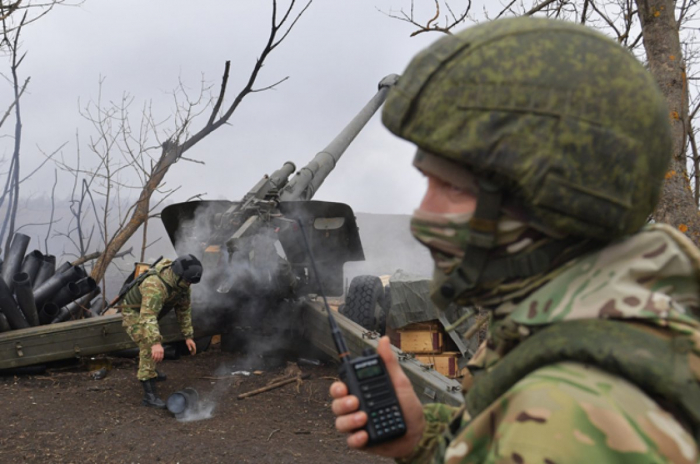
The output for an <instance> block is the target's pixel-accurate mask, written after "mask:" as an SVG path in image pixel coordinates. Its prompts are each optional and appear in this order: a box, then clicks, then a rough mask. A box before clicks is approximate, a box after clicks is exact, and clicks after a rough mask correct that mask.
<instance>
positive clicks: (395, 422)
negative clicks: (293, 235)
mask: <svg viewBox="0 0 700 464" xmlns="http://www.w3.org/2000/svg"><path fill="white" fill-rule="evenodd" d="M297 223H298V224H299V229H300V230H301V235H302V237H303V238H304V245H305V247H306V252H307V254H308V255H309V260H310V261H311V266H312V268H313V272H314V276H315V277H316V282H317V283H318V290H319V293H320V294H321V297H323V303H324V305H325V306H326V313H327V314H328V324H329V325H330V327H331V335H332V337H333V342H334V343H335V347H336V349H337V350H338V357H339V358H340V369H339V374H340V378H341V379H342V380H343V382H344V383H345V385H347V387H348V391H349V392H350V394H351V395H354V396H355V397H357V399H358V400H359V401H360V408H359V410H360V411H364V412H365V413H366V414H367V425H365V426H364V427H363V428H362V429H361V430H365V431H366V432H367V435H368V436H369V441H368V442H367V446H374V445H378V444H381V443H385V442H387V441H391V440H394V439H395V438H399V437H402V436H403V435H405V434H406V422H405V421H404V418H403V413H402V412H401V407H400V406H399V401H398V399H397V398H396V392H395V391H394V385H393V384H392V382H391V378H390V377H389V374H388V373H387V371H386V367H385V366H384V361H382V358H381V357H380V356H379V355H378V354H377V352H376V351H375V350H374V349H372V348H365V349H364V350H363V351H362V356H360V357H357V358H352V357H351V356H350V352H349V351H348V348H347V346H346V344H345V339H344V338H343V334H342V332H341V331H340V328H339V327H338V324H337V323H336V322H335V318H334V317H333V312H332V311H331V309H330V307H329V306H328V301H327V300H326V294H325V292H324V291H323V286H322V285H321V280H320V279H319V277H318V270H317V269H316V262H315V260H314V257H313V255H312V254H311V247H310V246H309V242H308V241H307V239H306V233H305V232H304V227H303V226H302V224H301V221H300V220H297Z"/></svg>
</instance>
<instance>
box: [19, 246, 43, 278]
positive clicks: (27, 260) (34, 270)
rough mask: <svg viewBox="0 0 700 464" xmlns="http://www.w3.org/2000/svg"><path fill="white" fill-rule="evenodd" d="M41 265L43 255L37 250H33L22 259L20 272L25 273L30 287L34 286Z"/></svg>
mask: <svg viewBox="0 0 700 464" xmlns="http://www.w3.org/2000/svg"><path fill="white" fill-rule="evenodd" d="M42 264H44V254H43V253H42V252H41V251H39V250H34V251H32V252H31V253H29V254H27V256H25V257H24V261H23V262H22V268H21V269H20V272H25V273H26V274H27V275H28V276H29V281H30V282H31V283H30V286H33V285H34V282H35V281H36V276H37V274H38V273H39V269H40V268H41V265H42Z"/></svg>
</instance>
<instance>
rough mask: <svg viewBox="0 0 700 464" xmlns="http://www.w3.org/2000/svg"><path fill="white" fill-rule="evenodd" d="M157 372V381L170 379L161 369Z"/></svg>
mask: <svg viewBox="0 0 700 464" xmlns="http://www.w3.org/2000/svg"><path fill="white" fill-rule="evenodd" d="M156 374H158V377H156V378H155V380H156V382H165V381H166V380H168V376H167V375H165V374H163V373H162V372H161V371H159V370H156Z"/></svg>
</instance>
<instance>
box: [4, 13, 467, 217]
mask: <svg viewBox="0 0 700 464" xmlns="http://www.w3.org/2000/svg"><path fill="white" fill-rule="evenodd" d="M270 3H271V2H270V1H265V0H235V1H234V0H228V1H223V0H219V1H206V2H192V1H184V0H150V1H148V2H145V1H143V0H140V1H136V0H119V1H115V0H112V1H108V0H87V1H86V2H85V3H84V4H83V5H82V6H81V7H79V8H58V9H56V10H54V11H53V12H51V13H50V14H49V15H48V16H47V17H45V18H43V19H41V20H40V21H38V22H37V23H35V24H33V25H31V26H30V27H28V28H27V29H26V30H25V32H24V50H25V51H27V52H28V54H27V58H26V60H25V62H24V64H23V65H22V67H21V69H20V73H21V75H22V76H25V77H26V76H31V79H32V80H31V84H30V88H29V94H28V95H26V97H25V98H24V99H23V100H22V104H23V107H22V110H23V122H24V138H23V142H24V158H23V159H24V160H25V161H24V164H23V171H24V172H25V173H26V172H28V170H29V169H31V167H32V166H34V165H35V163H36V160H37V159H38V158H37V153H38V150H37V149H36V146H37V145H40V146H41V147H42V149H43V150H44V151H47V152H50V151H52V150H53V149H55V148H56V147H58V146H59V145H60V144H61V143H63V142H68V145H67V146H66V147H65V148H64V149H63V154H64V156H65V157H66V158H72V157H74V156H75V153H76V142H75V133H76V129H78V128H79V131H80V136H81V139H82V142H83V143H82V147H81V153H82V156H83V158H87V157H88V156H89V154H88V150H87V149H86V147H85V142H86V141H87V139H88V137H89V136H94V131H92V129H91V128H90V127H89V125H87V124H86V122H85V121H84V120H82V119H81V117H80V115H79V114H78V100H79V99H80V100H81V102H82V104H83V105H84V104H85V103H86V102H87V101H88V100H90V99H93V100H95V99H96V98H97V94H98V80H99V77H100V76H102V77H103V78H105V81H104V87H103V99H104V100H107V99H112V100H114V99H119V98H121V95H122V94H123V93H124V92H127V93H129V94H131V95H132V96H134V97H135V102H134V105H133V111H132V115H133V116H136V115H137V114H138V113H139V110H140V108H141V106H142V105H143V102H144V101H147V100H151V101H152V106H153V109H154V113H155V114H156V115H157V116H158V118H159V119H165V118H167V117H168V116H169V115H170V114H171V113H172V108H173V106H172V97H171V96H170V95H169V93H170V92H171V91H172V89H174V88H175V87H176V86H177V84H178V79H181V80H182V81H183V82H184V83H185V85H186V86H187V87H189V88H190V89H192V91H193V92H196V91H197V90H198V89H199V87H200V80H201V79H202V77H204V80H205V81H206V82H208V83H210V84H212V85H214V87H218V85H219V83H220V79H221V74H222V71H223V68H224V62H225V61H226V60H231V62H232V68H231V80H230V85H229V90H228V95H229V96H233V95H234V94H235V93H234V92H237V91H238V89H240V88H241V86H242V83H243V82H244V80H245V79H247V77H248V74H249V71H250V69H251V68H252V66H253V63H254V60H255V58H256V57H257V56H258V54H259V52H260V51H261V50H262V47H263V45H264V41H265V40H266V37H267V33H268V29H269V23H270V9H271V8H270ZM418 3H420V2H418ZM427 3H430V4H432V1H431V2H427ZM409 4H410V2H407V1H406V2H403V1H402V0H362V1H331V0H315V1H314V3H313V4H312V5H311V7H310V8H309V10H308V11H307V13H306V14H305V15H304V17H302V19H301V20H300V22H299V24H298V25H297V26H296V28H295V29H294V30H293V31H292V33H291V34H290V36H289V37H288V38H287V40H286V41H285V43H283V44H282V45H281V47H280V48H279V49H278V50H276V51H275V52H274V53H273V54H272V55H271V56H270V57H269V59H268V61H267V65H266V66H265V68H264V70H263V72H262V74H261V77H260V79H259V84H258V86H264V85H269V84H271V83H273V82H275V81H277V80H279V79H281V78H283V77H285V76H290V79H289V80H288V81H286V82H284V83H283V84H281V85H280V86H279V87H278V88H277V89H276V90H273V91H268V92H263V93H258V94H253V95H249V96H248V97H246V100H245V101H244V103H243V104H242V105H241V107H240V108H239V109H238V111H237V112H236V113H235V114H234V116H233V117H232V119H231V120H230V122H231V126H228V127H223V128H221V129H219V130H218V131H216V132H215V133H214V134H212V135H210V136H209V137H208V138H207V139H206V140H204V141H203V142H201V143H200V144H199V145H197V146H196V147H195V148H194V149H192V150H191V151H190V152H188V153H187V155H186V156H187V157H190V158H194V159H197V160H201V161H204V162H205V163H206V165H200V164H193V163H187V162H180V163H178V164H177V165H176V166H175V167H174V168H173V169H172V170H171V172H170V173H169V174H168V177H167V178H166V180H167V182H168V185H169V186H178V185H182V189H181V190H180V191H178V192H177V193H176V194H175V195H174V196H173V197H172V199H173V200H174V201H183V200H185V199H186V198H188V197H190V196H192V195H194V194H197V193H203V192H206V193H207V195H206V198H228V199H234V200H235V199H238V198H240V197H241V196H242V195H243V194H244V193H245V192H246V190H247V189H248V188H250V187H251V186H252V185H253V184H254V183H255V182H256V181H257V180H258V179H259V178H260V177H261V176H262V175H263V174H265V173H270V172H272V171H274V170H275V169H277V168H278V167H279V166H281V165H282V163H283V162H284V161H287V160H291V161H293V162H295V163H296V165H297V167H300V166H303V165H304V164H305V163H306V162H307V161H308V160H310V159H311V158H312V157H313V155H314V154H315V153H316V152H317V151H319V150H320V149H321V148H323V147H324V146H325V145H326V144H327V143H328V142H329V141H330V140H331V139H332V138H333V137H334V136H335V134H336V133H337V132H339V131H340V130H341V129H342V127H343V126H344V125H345V124H346V123H347V122H348V121H349V120H350V119H351V118H352V117H353V116H354V115H355V113H356V112H357V111H358V110H359V109H360V108H361V107H362V106H363V105H364V104H365V103H366V102H367V101H368V100H369V99H370V98H371V97H372V95H374V92H375V91H376V85H377V83H378V82H379V80H380V79H381V78H382V77H384V76H385V75H387V74H390V73H397V74H400V73H401V72H402V71H403V68H404V67H405V66H406V64H407V63H408V61H409V60H410V58H411V57H412V56H413V55H414V54H415V53H416V52H417V51H418V50H420V49H421V48H423V47H424V46H426V45H427V44H428V43H430V42H432V41H433V40H436V39H437V38H439V35H438V34H421V35H419V36H417V37H414V38H411V37H409V35H410V33H411V32H412V30H413V29H412V28H411V26H410V25H408V24H406V23H403V22H400V21H396V20H392V19H390V18H387V17H386V16H385V15H383V14H381V13H380V12H378V11H377V8H379V9H382V10H384V11H389V10H390V9H392V8H394V9H396V8H399V7H401V6H408V5H409ZM459 6H460V7H461V5H459ZM455 7H457V5H456V4H455ZM475 8H480V7H478V6H475ZM426 17H427V16H426ZM3 94H4V95H5V99H6V100H8V99H9V97H10V92H9V88H8V89H7V90H6V91H5V92H3ZM229 101H230V100H229ZM202 123H203V122H202V121H200V122H199V125H198V124H197V123H195V125H194V129H195V130H196V129H198V128H199V127H201V124H202ZM2 149H3V150H5V152H4V154H5V155H7V154H8V153H10V152H11V151H10V150H11V144H9V143H7V142H6V143H5V145H4V146H3V147H2ZM412 152H413V148H412V146H411V145H410V144H408V143H405V142H403V141H400V140H398V139H397V138H395V137H394V136H393V135H392V134H390V133H389V132H388V131H387V130H386V129H384V127H383V126H382V125H381V122H380V121H379V118H378V117H377V116H375V118H374V119H373V120H372V121H371V122H370V124H369V125H368V126H367V127H366V129H365V131H364V132H363V133H362V134H360V136H359V137H358V138H357V139H356V141H355V143H354V144H353V145H352V146H351V147H350V149H349V150H348V151H347V152H346V154H345V156H344V157H343V159H341V161H340V163H339V167H338V169H336V171H335V172H333V173H332V174H331V176H330V177H329V178H328V180H327V181H326V183H325V184H324V185H323V187H322V188H321V189H320V190H319V193H318V194H317V196H316V198H317V199H323V200H329V201H339V202H344V203H348V204H349V205H350V206H352V207H353V208H354V209H355V210H356V211H364V212H372V213H410V212H411V211H412V210H413V208H415V207H416V206H417V204H418V202H419V200H420V197H421V195H422V192H423V189H424V185H425V182H424V180H423V179H422V177H421V176H420V174H418V173H417V172H416V171H415V170H414V169H413V168H412V167H411V166H410V160H411V156H412ZM52 177H53V173H52V169H51V168H49V169H46V168H45V169H44V171H43V175H41V176H38V177H37V179H36V181H35V182H33V183H32V184H30V185H27V186H26V187H24V189H25V190H24V194H25V195H26V194H28V193H29V192H33V193H34V194H40V193H41V192H46V191H48V190H49V189H50V185H51V182H52ZM67 185H68V184H67V182H65V183H64V184H63V188H62V189H61V193H63V194H67V193H68V188H69V187H68V186H67Z"/></svg>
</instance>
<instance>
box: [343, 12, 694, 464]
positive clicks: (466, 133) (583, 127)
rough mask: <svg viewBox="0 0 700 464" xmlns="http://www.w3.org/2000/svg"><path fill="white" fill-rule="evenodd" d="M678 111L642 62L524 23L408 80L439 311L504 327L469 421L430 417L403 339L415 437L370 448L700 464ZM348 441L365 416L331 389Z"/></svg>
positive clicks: (470, 388)
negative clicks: (466, 313)
mask: <svg viewBox="0 0 700 464" xmlns="http://www.w3.org/2000/svg"><path fill="white" fill-rule="evenodd" d="M668 118H669V115H668V109H667V106H666V104H665V101H664V98H663V96H662V95H661V93H660V92H659V90H658V88H657V86H656V84H655V82H654V81H653V78H652V77H651V75H650V74H649V73H648V72H647V71H646V70H645V69H644V68H643V66H642V65H641V64H640V63H639V62H638V61H637V60H636V59H635V58H634V57H633V56H632V55H631V54H630V53H629V52H628V51H627V50H625V49H623V48H622V47H620V46H619V45H617V44H616V43H614V42H613V41H612V40H610V39H608V38H606V37H604V36H603V35H601V34H599V33H597V32H595V31H593V30H590V29H588V28H585V27H583V26H579V25H576V24H572V23H567V22H562V21H555V20H549V19H535V18H517V19H508V20H499V21H494V22H491V23H486V24H482V25H479V26H476V27H473V28H470V29H467V30H465V31H464V32H462V33H460V34H457V35H454V36H449V37H445V38H443V39H441V40H439V41H437V42H436V43H434V44H433V45H432V46H430V47H428V48H427V49H426V50H424V51H423V52H421V53H419V54H418V55H417V56H416V57H415V58H414V59H413V61H412V62H411V63H410V64H409V66H408V68H407V69H406V71H405V73H404V74H403V76H402V77H401V79H400V80H399V83H398V85H397V86H396V88H394V89H393V90H392V91H391V92H390V94H389V97H388V99H387V101H386V105H385V107H384V112H383V122H384V124H385V125H386V126H387V127H388V128H389V130H390V131H392V132H393V133H394V134H396V135H398V136H399V137H401V138H404V139H407V140H409V141H411V142H413V143H415V144H416V145H417V147H418V151H417V154H416V156H415V159H414V165H415V166H416V167H417V168H418V169H419V170H421V171H422V172H423V173H424V174H425V175H426V176H427V177H428V189H427V192H426V194H425V197H424V199H423V201H422V203H421V205H420V207H419V208H418V210H416V212H415V214H414V217H413V219H412V222H411V230H412V232H413V234H414V235H415V237H416V238H417V239H418V240H419V241H420V242H422V243H423V244H424V245H426V246H427V247H428V248H429V249H430V251H431V253H432V256H433V259H434V261H435V271H434V278H433V282H432V288H431V297H432V299H433V300H434V302H435V303H436V304H437V305H438V306H439V307H441V308H445V307H446V306H447V305H448V304H450V303H457V304H460V305H466V306H479V307H481V308H484V309H487V310H489V311H490V316H491V317H490V325H489V331H488V337H487V340H486V341H485V342H484V343H483V344H482V345H481V347H480V348H479V350H478V351H477V353H476V354H475V355H474V357H473V358H472V359H471V360H470V362H469V371H470V373H469V375H467V376H465V379H464V382H463V391H464V405H463V406H462V407H461V408H459V409H456V408H451V407H448V406H445V405H438V404H431V405H426V406H424V407H422V406H421V405H420V402H419V400H418V398H417V396H416V394H415V393H414V392H413V389H412V388H411V386H410V384H409V382H408V379H407V378H406V376H405V375H404V374H403V372H402V371H401V368H400V367H399V365H398V362H397V361H396V358H395V356H394V355H393V354H392V353H391V351H390V349H389V342H388V340H387V339H386V338H384V339H382V340H381V341H380V343H379V349H378V351H379V353H380V355H381V356H382V357H383V359H384V361H385V363H386V364H387V369H388V370H389V372H390V375H391V376H392V379H393V382H394V385H395V387H396V390H397V395H398V396H399V398H400V402H401V405H402V409H403V412H404V415H405V417H406V422H407V434H406V435H405V436H404V437H402V438H401V439H398V440H395V441H394V442H391V443H387V444H384V445H381V446H378V447H376V448H373V449H372V450H370V451H373V452H376V453H378V454H382V455H385V456H391V457H395V458H398V460H399V461H400V462H440V463H443V462H445V463H477V462H489V463H491V462H514V463H562V462H655V463H656V462H663V463H667V462H674V463H697V462H698V460H699V459H700V455H699V453H698V448H699V445H698V443H699V441H700V309H699V308H700V252H699V251H698V250H697V248H696V247H695V246H694V245H693V244H692V243H691V242H690V241H689V240H688V239H687V238H686V237H685V236H684V235H683V234H681V233H680V232H678V231H677V230H675V229H674V228H672V227H669V226H666V225H663V224H651V225H650V224H646V222H647V218H648V217H649V215H650V214H651V213H652V211H653V209H654V207H655V205H656V202H657V200H658V197H659V192H660V188H661V185H662V182H663V177H664V174H665V171H666V168H667V164H668V160H669V158H670V154H671V136H670V126H669V124H668ZM331 394H332V396H333V397H334V398H335V399H334V401H333V406H332V408H333V411H334V413H335V414H336V415H337V416H338V417H337V419H336V428H337V429H338V430H340V431H341V432H347V433H348V434H349V436H348V444H349V446H351V447H353V448H362V447H363V446H364V444H365V443H366V440H367V434H366V433H365V432H363V431H361V430H359V429H360V428H361V427H362V426H364V425H365V423H366V421H367V418H366V415H365V414H364V413H363V412H358V411H357V408H358V402H357V399H356V398H354V397H353V396H349V395H348V394H347V388H346V387H345V385H344V384H343V383H340V382H336V383H334V384H333V385H332V386H331Z"/></svg>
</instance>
